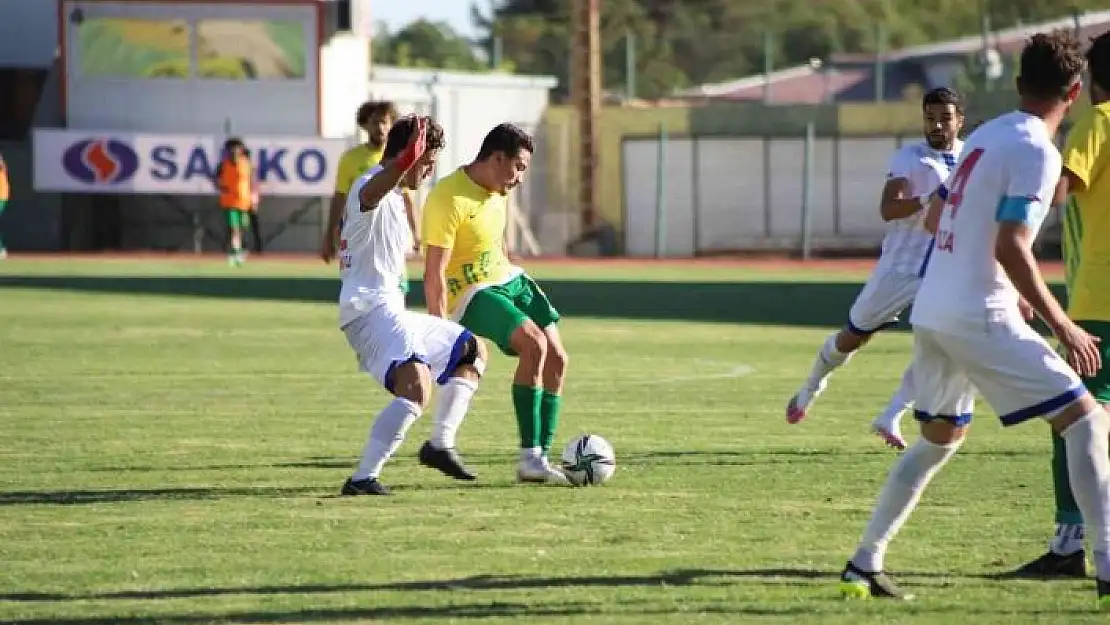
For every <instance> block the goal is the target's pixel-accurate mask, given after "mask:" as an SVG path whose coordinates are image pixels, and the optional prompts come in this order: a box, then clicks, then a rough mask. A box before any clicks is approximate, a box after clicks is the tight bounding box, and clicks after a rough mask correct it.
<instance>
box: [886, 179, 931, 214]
mask: <svg viewBox="0 0 1110 625" xmlns="http://www.w3.org/2000/svg"><path fill="white" fill-rule="evenodd" d="M923 208H924V205H923V204H922V202H921V198H916V197H913V196H912V195H911V194H910V181H909V180H907V179H906V178H891V179H889V180H887V181H886V184H885V185H883V195H882V199H881V200H880V202H879V214H880V215H882V217H883V221H893V220H895V219H905V218H906V217H910V216H913V215H916V214H917V212H918V211H920V210H922V209H923Z"/></svg>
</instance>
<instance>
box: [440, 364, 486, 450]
mask: <svg viewBox="0 0 1110 625" xmlns="http://www.w3.org/2000/svg"><path fill="white" fill-rule="evenodd" d="M477 390H478V384H477V383H476V382H474V381H472V380H467V379H466V378H450V379H448V380H447V383H446V384H444V385H443V386H442V387H440V390H439V397H438V398H437V399H436V409H435V412H434V413H433V417H432V418H433V420H432V435H431V437H430V438H429V439H428V440H429V441H430V442H431V443H432V447H435V448H436V449H452V448H453V447H454V446H455V436H456V435H457V434H458V432H459V426H460V425H462V422H463V419H464V418H465V417H466V411H467V410H468V409H469V408H470V398H471V397H474V393H475V391H477Z"/></svg>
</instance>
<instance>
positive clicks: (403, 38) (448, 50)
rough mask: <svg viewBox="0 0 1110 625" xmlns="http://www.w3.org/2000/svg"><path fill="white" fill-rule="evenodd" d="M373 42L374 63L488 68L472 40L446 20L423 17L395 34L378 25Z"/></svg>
mask: <svg viewBox="0 0 1110 625" xmlns="http://www.w3.org/2000/svg"><path fill="white" fill-rule="evenodd" d="M372 45H373V48H372V58H373V60H374V63H380V64H382V65H397V66H399V67H425V68H435V69H453V70H464V71H481V70H484V69H487V65H486V63H484V62H483V61H482V60H481V59H479V58H478V55H477V54H475V52H474V47H473V46H472V45H471V43H470V42H469V41H467V40H466V39H465V38H463V37H462V36H460V35H459V34H458V33H456V32H455V31H454V29H452V28H451V26H449V25H448V24H446V23H443V22H430V21H428V20H423V19H421V20H417V21H415V22H412V23H411V24H409V25H407V26H405V27H404V28H402V29H401V30H399V31H397V32H396V33H394V34H390V33H389V32H388V31H387V30H385V28H384V27H379V29H378V32H377V33H376V34H375V36H374V39H373V43H372Z"/></svg>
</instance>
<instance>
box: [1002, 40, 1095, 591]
mask: <svg viewBox="0 0 1110 625" xmlns="http://www.w3.org/2000/svg"><path fill="white" fill-rule="evenodd" d="M1087 64H1088V68H1089V69H1090V73H1091V81H1090V82H1091V84H1090V94H1091V103H1092V104H1094V106H1092V107H1091V108H1090V109H1089V110H1087V111H1086V112H1084V113H1083V114H1082V115H1080V116H1079V118H1078V119H1077V120H1076V123H1075V125H1074V126H1073V127H1072V129H1071V131H1070V132H1069V133H1068V139H1067V144H1066V145H1065V147H1064V151H1063V161H1064V170H1063V173H1062V175H1061V176H1060V185H1059V187H1058V188H1057V190H1056V191H1057V192H1056V199H1057V202H1058V203H1059V202H1063V201H1064V200H1065V199H1066V200H1067V205H1066V208H1065V210H1064V260H1065V266H1066V276H1067V292H1068V316H1069V317H1071V318H1072V319H1075V321H1076V323H1077V324H1079V326H1080V327H1082V328H1083V329H1084V330H1086V331H1087V332H1089V333H1091V334H1092V335H1094V336H1096V337H1098V338H1099V339H1101V341H1100V345H1099V349H1100V351H1101V352H1102V362H1103V367H1102V369H1101V370H1100V371H1099V372H1098V374H1096V375H1095V376H1094V377H1090V378H1083V383H1084V384H1085V385H1086V387H1087V390H1089V391H1090V392H1091V394H1092V395H1093V396H1094V397H1095V399H1097V400H1098V402H1099V403H1101V404H1102V405H1103V406H1104V407H1105V406H1107V405H1108V404H1110V367H1108V366H1107V363H1108V362H1110V33H1106V34H1103V35H1101V36H1100V37H1098V38H1097V39H1095V41H1094V43H1093V45H1092V46H1091V48H1090V50H1088V52H1087ZM1069 194H1070V197H1069ZM1052 482H1053V488H1054V490H1055V494H1056V533H1055V536H1054V538H1053V539H1052V541H1051V543H1050V544H1049V550H1048V552H1047V553H1045V554H1044V555H1043V556H1041V557H1040V558H1037V559H1036V560H1033V561H1032V562H1030V563H1028V564H1026V565H1025V566H1023V567H1021V568H1020V569H1018V570H1017V571H1016V573H1017V574H1018V575H1021V576H1027V577H1086V576H1087V564H1086V554H1085V553H1084V551H1083V534H1084V532H1083V517H1082V515H1080V513H1079V506H1078V505H1077V504H1076V502H1075V496H1074V495H1073V494H1072V490H1071V484H1070V482H1069V481H1068V459H1067V454H1066V452H1065V446H1064V439H1063V438H1061V437H1060V435H1059V434H1056V433H1055V432H1053V433H1052Z"/></svg>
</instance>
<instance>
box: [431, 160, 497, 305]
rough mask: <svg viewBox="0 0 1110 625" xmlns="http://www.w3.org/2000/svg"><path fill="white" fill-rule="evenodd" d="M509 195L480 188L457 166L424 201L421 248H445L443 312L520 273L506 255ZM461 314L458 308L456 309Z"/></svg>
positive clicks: (437, 184)
mask: <svg viewBox="0 0 1110 625" xmlns="http://www.w3.org/2000/svg"><path fill="white" fill-rule="evenodd" d="M508 212H509V200H508V197H507V196H505V195H502V194H500V193H494V192H492V191H489V190H487V189H485V188H484V187H481V186H479V185H478V183H476V182H474V181H473V180H471V179H470V176H468V175H467V174H466V170H465V169H464V168H462V167H460V168H458V169H456V170H455V171H454V172H453V173H451V175H449V176H447V177H445V178H443V179H441V180H440V181H439V182H438V183H436V185H435V186H434V187H432V190H431V192H430V193H429V194H428V199H427V200H425V201H424V228H423V230H424V244H425V245H430V246H435V247H442V248H443V249H446V250H450V252H451V258H450V259H449V260H448V261H447V269H446V272H445V273H446V276H445V278H446V283H447V284H446V286H447V312H448V314H451V315H452V316H454V317H458V316H459V314H457V313H456V309H457V308H458V307H459V304H460V303H462V304H463V306H462V308H465V302H468V301H469V299H470V296H471V295H472V294H473V293H475V292H477V291H478V290H480V289H482V288H485V287H487V286H494V285H499V284H504V283H505V282H507V281H509V280H510V279H511V278H513V277H515V276H516V275H517V274H518V273H519V270H516V268H515V267H513V265H512V263H510V262H509V258H508V257H507V256H506V255H505V246H504V235H505V224H506V220H507V217H508ZM458 312H459V313H461V309H460V310H459V311H458Z"/></svg>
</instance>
